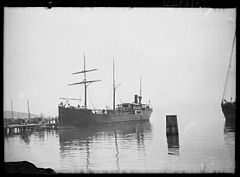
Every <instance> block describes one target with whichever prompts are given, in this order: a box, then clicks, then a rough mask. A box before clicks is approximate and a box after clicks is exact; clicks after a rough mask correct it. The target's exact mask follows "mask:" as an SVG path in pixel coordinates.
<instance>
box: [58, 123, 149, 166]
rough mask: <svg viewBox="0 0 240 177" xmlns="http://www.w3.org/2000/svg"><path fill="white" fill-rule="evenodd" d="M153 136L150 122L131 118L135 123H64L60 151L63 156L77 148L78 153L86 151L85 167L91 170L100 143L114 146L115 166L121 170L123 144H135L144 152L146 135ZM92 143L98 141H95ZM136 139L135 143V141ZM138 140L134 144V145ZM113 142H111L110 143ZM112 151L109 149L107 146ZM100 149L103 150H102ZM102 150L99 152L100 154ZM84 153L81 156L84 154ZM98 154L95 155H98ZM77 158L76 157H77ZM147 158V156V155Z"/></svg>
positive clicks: (67, 156) (66, 156)
mask: <svg viewBox="0 0 240 177" xmlns="http://www.w3.org/2000/svg"><path fill="white" fill-rule="evenodd" d="M146 136H147V139H151V138H152V136H151V124H150V122H132V123H115V124H102V125H90V126H87V127H70V128H69V127H68V128H67V127H65V128H64V127H63V128H61V129H60V130H59V142H60V143H59V144H60V154H61V157H62V158H69V155H70V154H71V153H73V151H74V150H75V152H76V154H77V152H78V154H79V153H84V154H85V157H83V158H85V159H81V161H85V165H84V166H85V167H84V168H85V169H86V170H89V169H90V168H89V165H90V164H92V165H94V163H93V161H94V160H95V161H96V159H94V160H93V158H94V157H93V155H92V154H96V153H97V152H98V150H99V147H98V148H97V146H101V147H102V146H106V147H104V148H110V149H112V151H111V152H113V153H112V154H111V153H109V154H107V155H108V156H109V155H110V156H111V155H112V157H113V158H114V159H115V168H116V169H117V170H120V160H121V159H120V157H121V156H120V154H121V148H120V147H119V145H120V144H121V146H123V145H124V146H130V145H133V146H136V148H135V149H136V150H137V151H138V152H143V154H144V156H146V155H145V144H144V141H145V139H146ZM93 143H95V144H94V145H93ZM135 143H136V144H135ZM134 144H135V145H134ZM107 145H110V146H107ZM108 151H109V152H110V150H108ZM99 153H101V152H99ZM100 155H102V153H101V154H97V156H100ZM81 157H82V156H81ZM95 157H96V156H95ZM75 158H76V157H75ZM145 158H146V157H145Z"/></svg>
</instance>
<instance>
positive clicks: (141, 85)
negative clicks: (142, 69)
mask: <svg viewBox="0 0 240 177" xmlns="http://www.w3.org/2000/svg"><path fill="white" fill-rule="evenodd" d="M140 96H141V97H142V83H141V76H140Z"/></svg>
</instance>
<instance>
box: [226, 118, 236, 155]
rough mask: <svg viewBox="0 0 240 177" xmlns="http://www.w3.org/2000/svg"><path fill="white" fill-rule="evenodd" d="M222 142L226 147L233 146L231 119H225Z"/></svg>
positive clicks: (233, 129) (232, 124)
mask: <svg viewBox="0 0 240 177" xmlns="http://www.w3.org/2000/svg"><path fill="white" fill-rule="evenodd" d="M224 142H225V145H227V146H228V147H235V122H233V121H226V122H225V124H224ZM234 152H235V151H234Z"/></svg>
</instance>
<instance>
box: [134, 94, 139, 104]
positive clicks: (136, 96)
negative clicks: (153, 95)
mask: <svg viewBox="0 0 240 177" xmlns="http://www.w3.org/2000/svg"><path fill="white" fill-rule="evenodd" d="M134 103H138V95H134Z"/></svg>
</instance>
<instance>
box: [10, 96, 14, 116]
mask: <svg viewBox="0 0 240 177" xmlns="http://www.w3.org/2000/svg"><path fill="white" fill-rule="evenodd" d="M11 109H12V118H14V114H13V104H12V100H11Z"/></svg>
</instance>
